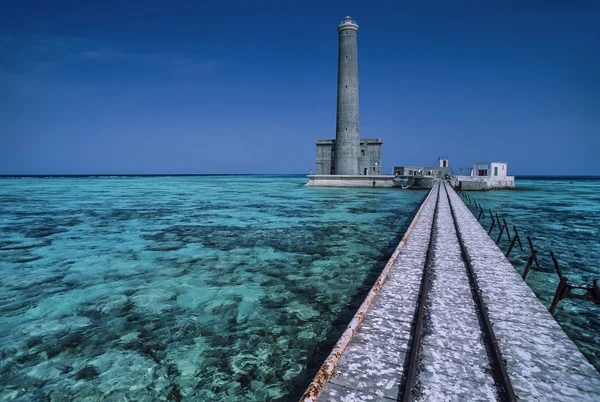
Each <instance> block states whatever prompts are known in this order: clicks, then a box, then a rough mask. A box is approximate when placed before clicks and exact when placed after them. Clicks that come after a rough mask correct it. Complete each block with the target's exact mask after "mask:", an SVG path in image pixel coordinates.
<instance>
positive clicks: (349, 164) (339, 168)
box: [334, 16, 360, 175]
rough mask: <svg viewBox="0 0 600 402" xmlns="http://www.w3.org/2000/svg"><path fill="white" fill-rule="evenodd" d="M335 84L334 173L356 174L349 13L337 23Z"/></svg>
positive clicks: (354, 50) (354, 51) (353, 38)
mask: <svg viewBox="0 0 600 402" xmlns="http://www.w3.org/2000/svg"><path fill="white" fill-rule="evenodd" d="M337 30H338V34H339V47H338V87H337V117H336V129H335V157H334V159H335V168H334V170H335V174H336V175H340V174H341V175H357V174H359V171H358V156H359V149H360V130H359V119H358V47H357V36H358V25H357V24H356V22H355V21H352V18H350V17H349V16H348V17H346V18H344V20H343V21H342V22H341V23H340V24H339V25H338V28H337Z"/></svg>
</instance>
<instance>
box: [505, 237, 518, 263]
mask: <svg viewBox="0 0 600 402" xmlns="http://www.w3.org/2000/svg"><path fill="white" fill-rule="evenodd" d="M516 241H517V237H516V236H515V237H513V238H512V241H511V242H510V245H509V246H508V250H506V258H508V256H509V255H510V252H511V251H512V249H513V247H514V246H515V242H516Z"/></svg>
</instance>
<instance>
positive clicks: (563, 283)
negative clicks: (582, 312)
mask: <svg viewBox="0 0 600 402" xmlns="http://www.w3.org/2000/svg"><path fill="white" fill-rule="evenodd" d="M566 288H567V278H566V277H562V278H561V279H560V283H559V284H558V287H557V288H556V293H554V300H552V305H551V306H550V309H549V310H548V311H550V314H552V315H554V311H555V310H556V306H557V305H558V302H559V301H561V299H563V296H564V293H565V289H566Z"/></svg>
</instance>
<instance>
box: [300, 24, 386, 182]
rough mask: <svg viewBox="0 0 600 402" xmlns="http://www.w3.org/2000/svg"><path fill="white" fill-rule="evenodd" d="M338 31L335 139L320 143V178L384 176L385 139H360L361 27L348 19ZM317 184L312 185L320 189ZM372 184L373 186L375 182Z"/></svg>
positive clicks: (318, 142) (318, 167)
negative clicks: (357, 39)
mask: <svg viewBox="0 0 600 402" xmlns="http://www.w3.org/2000/svg"><path fill="white" fill-rule="evenodd" d="M337 30H338V41H339V46H338V82H337V84H338V85H337V113H336V125H335V139H328V140H317V176H321V175H323V176H325V175H326V176H332V175H350V176H373V175H381V145H382V144H383V142H381V138H360V130H359V122H358V50H357V42H356V37H357V34H358V24H357V23H356V22H355V21H352V18H350V17H346V18H344V20H343V21H342V22H341V23H340V24H339V25H338V28H337ZM339 179H340V180H344V179H345V178H343V177H341V178H339ZM324 180H325V179H324ZM327 180H329V179H327ZM315 183H316V182H315ZM315 183H313V184H311V185H320V184H318V183H316V184H315ZM368 183H369V184H370V185H372V184H373V183H372V181H369V182H368Z"/></svg>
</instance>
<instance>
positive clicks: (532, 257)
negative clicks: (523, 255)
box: [521, 250, 537, 280]
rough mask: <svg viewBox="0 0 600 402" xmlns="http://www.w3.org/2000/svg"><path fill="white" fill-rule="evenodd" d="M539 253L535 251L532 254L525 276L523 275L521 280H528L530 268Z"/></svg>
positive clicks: (524, 272)
mask: <svg viewBox="0 0 600 402" xmlns="http://www.w3.org/2000/svg"><path fill="white" fill-rule="evenodd" d="M536 253H537V251H535V250H534V251H533V252H532V253H531V255H530V256H529V259H528V260H527V265H526V266H525V271H523V275H521V278H523V280H525V279H527V274H528V273H529V268H531V266H532V265H533V260H534V259H535V258H536V257H535V255H536Z"/></svg>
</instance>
